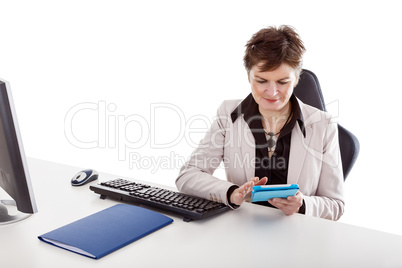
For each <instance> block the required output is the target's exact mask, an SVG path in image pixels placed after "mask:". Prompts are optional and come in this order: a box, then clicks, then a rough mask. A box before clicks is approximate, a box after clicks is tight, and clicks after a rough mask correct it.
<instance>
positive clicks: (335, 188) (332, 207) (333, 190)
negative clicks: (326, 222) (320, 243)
mask: <svg viewBox="0 0 402 268" xmlns="http://www.w3.org/2000/svg"><path fill="white" fill-rule="evenodd" d="M343 184H344V181H343V172H342V161H341V157H340V150H339V140H338V124H336V123H328V124H327V127H326V131H325V135H324V146H323V151H322V167H321V172H320V174H319V181H318V185H317V189H316V192H315V194H314V195H312V196H305V197H304V202H305V204H306V210H305V214H306V215H311V216H316V217H321V218H325V219H330V220H338V219H339V218H340V217H341V216H342V215H343V212H344V199H343Z"/></svg>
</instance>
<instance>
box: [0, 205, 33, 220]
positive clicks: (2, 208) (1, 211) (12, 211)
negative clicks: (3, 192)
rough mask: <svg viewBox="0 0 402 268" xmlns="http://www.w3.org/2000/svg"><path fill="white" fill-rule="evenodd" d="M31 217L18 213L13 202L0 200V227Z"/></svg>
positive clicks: (27, 214)
mask: <svg viewBox="0 0 402 268" xmlns="http://www.w3.org/2000/svg"><path fill="white" fill-rule="evenodd" d="M31 215H32V214H29V213H22V212H19V211H18V210H17V205H16V203H15V201H14V200H0V225H2V224H10V223H14V222H18V221H22V220H25V219H26V218H28V217H29V216H31Z"/></svg>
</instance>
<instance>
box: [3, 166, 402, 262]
mask: <svg viewBox="0 0 402 268" xmlns="http://www.w3.org/2000/svg"><path fill="white" fill-rule="evenodd" d="M28 163H29V168H30V172H31V177H32V181H33V187H34V190H35V195H36V201H37V203H38V209H39V213H37V214H35V215H33V216H31V217H30V218H28V219H27V220H24V221H22V222H19V223H15V224H11V225H4V226H0V238H1V242H0V254H1V258H0V266H1V267H4V268H12V267H18V268H20V267H40V268H47V267H58V268H61V267H69V268H71V267H109V268H110V267H123V265H126V266H127V267H242V268H244V267H402V254H401V250H402V236H398V235H393V234H388V233H383V232H379V231H374V230H370V229H365V228H360V227H357V226H352V225H347V224H344V223H339V222H332V221H328V220H323V219H319V218H314V217H307V216H304V215H293V216H285V215H284V214H283V213H282V212H281V211H279V210H276V209H272V208H268V207H262V206H257V205H252V204H248V203H245V204H243V205H242V207H241V208H240V209H238V210H236V211H229V212H227V213H225V214H222V215H219V216H217V217H214V218H212V219H206V220H202V221H193V222H190V223H186V222H183V221H182V219H181V218H180V217H176V216H174V215H172V214H167V215H168V216H170V217H172V218H173V219H174V222H173V224H171V225H169V226H167V227H165V228H163V229H161V230H159V231H157V232H155V233H152V234H150V235H148V236H146V237H144V238H142V239H140V240H138V241H136V242H134V243H132V244H130V245H128V246H126V247H124V248H121V249H119V250H117V251H115V252H113V253H111V254H109V255H107V256H105V257H103V258H102V259H100V260H92V259H89V258H86V257H83V256H81V255H78V254H75V253H71V252H68V251H66V250H62V249H59V248H57V247H54V246H51V245H49V244H46V243H43V242H40V241H39V240H38V239H37V236H38V235H41V234H43V233H46V232H48V231H51V230H53V229H55V228H57V227H60V226H63V225H65V224H67V223H70V222H72V221H75V220H77V219H80V218H82V217H85V216H87V215H90V214H92V213H95V212H97V211H100V210H102V209H105V208H107V207H110V206H112V205H114V204H116V201H113V200H108V199H106V200H101V199H100V198H99V195H96V194H94V193H93V192H92V191H90V190H89V186H82V187H72V186H71V185H70V179H71V177H72V176H73V175H75V174H76V173H77V172H78V171H80V170H81V169H80V168H75V167H69V166H65V165H60V164H55V163H50V162H46V161H41V160H36V159H29V160H28ZM113 178H116V177H115V176H112V175H108V174H102V173H101V174H100V179H99V181H105V180H108V179H113ZM93 184H96V182H93ZM148 184H150V183H148ZM258 256H260V259H262V260H263V261H259V260H257V258H258ZM262 262H265V264H264V265H263V263H262Z"/></svg>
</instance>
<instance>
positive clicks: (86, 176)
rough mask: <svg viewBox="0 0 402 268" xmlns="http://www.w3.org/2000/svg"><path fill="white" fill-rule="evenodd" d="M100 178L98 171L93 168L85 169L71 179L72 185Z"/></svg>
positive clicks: (79, 184)
mask: <svg viewBox="0 0 402 268" xmlns="http://www.w3.org/2000/svg"><path fill="white" fill-rule="evenodd" d="M97 179H98V172H96V171H95V170H93V169H85V170H82V171H80V172H78V173H77V175H75V176H74V177H73V178H72V179H71V185H72V186H81V185H84V184H86V183H88V182H91V181H95V180H97Z"/></svg>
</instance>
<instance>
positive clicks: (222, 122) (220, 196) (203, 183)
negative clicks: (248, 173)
mask: <svg viewBox="0 0 402 268" xmlns="http://www.w3.org/2000/svg"><path fill="white" fill-rule="evenodd" d="M225 106H226V102H223V103H222V104H221V105H220V107H219V108H218V112H217V118H216V119H215V120H214V121H213V123H212V125H211V127H210V128H209V130H208V131H207V133H206V134H205V137H204V138H203V139H202V140H201V142H200V143H199V145H198V147H197V148H196V149H195V150H194V151H193V153H192V154H191V156H190V158H189V160H188V161H187V162H186V163H185V164H184V166H183V167H182V168H181V169H180V172H179V176H178V178H177V179H176V186H177V188H178V190H179V191H180V192H183V193H186V194H189V195H194V196H198V197H202V198H205V199H209V200H213V201H217V202H221V203H224V204H226V205H228V206H230V203H229V202H228V199H227V192H228V190H229V188H230V187H232V186H233V185H234V184H233V183H231V182H228V181H226V180H221V179H219V178H217V177H214V176H213V175H212V174H213V173H214V171H215V170H216V169H217V168H218V167H219V165H220V164H221V162H222V160H223V155H224V145H225V133H226V129H227V127H228V120H230V116H229V115H228V113H227V112H226V110H227V108H226V107H225ZM232 208H233V207H232Z"/></svg>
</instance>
